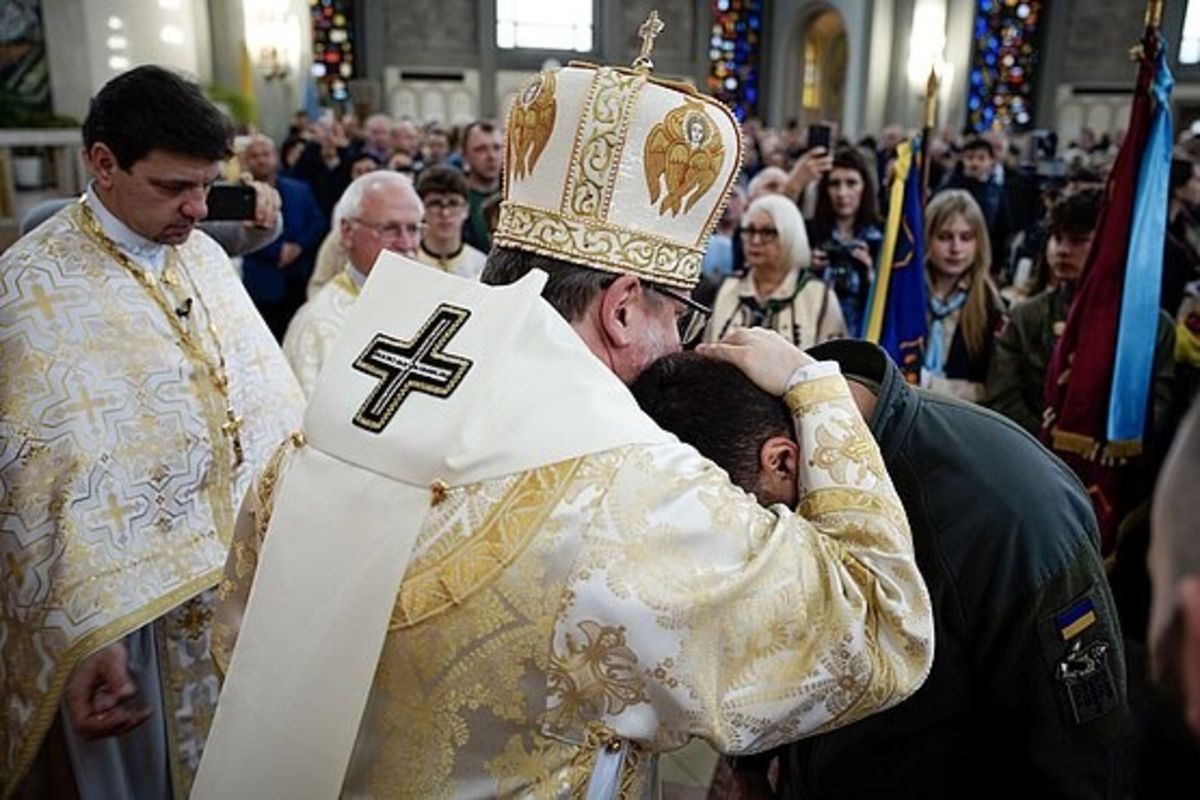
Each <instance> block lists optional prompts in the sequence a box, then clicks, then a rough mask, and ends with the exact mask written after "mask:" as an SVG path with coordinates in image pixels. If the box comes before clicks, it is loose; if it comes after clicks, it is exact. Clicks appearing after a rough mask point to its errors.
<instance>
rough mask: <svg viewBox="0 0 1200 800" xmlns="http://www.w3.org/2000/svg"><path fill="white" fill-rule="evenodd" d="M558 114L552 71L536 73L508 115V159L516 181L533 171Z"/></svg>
mask: <svg viewBox="0 0 1200 800" xmlns="http://www.w3.org/2000/svg"><path fill="white" fill-rule="evenodd" d="M557 114H558V101H557V100H556V99H555V81H554V73H553V72H551V71H549V70H546V71H543V72H540V73H538V74H537V75H535V76H534V77H533V79H532V80H530V81H529V83H528V84H526V85H525V88H524V89H523V90H521V94H520V95H519V96H518V97H517V100H516V102H514V103H513V105H512V111H510V112H509V116H508V158H509V160H510V162H511V163H512V176H513V178H515V179H517V180H521V179H523V178H524V177H525V176H526V175H530V174H532V173H533V168H534V167H536V166H537V162H538V159H539V158H541V155H542V151H543V150H545V149H546V142H548V141H549V140H550V134H551V132H552V131H553V130H554V119H555V117H556V116H557Z"/></svg>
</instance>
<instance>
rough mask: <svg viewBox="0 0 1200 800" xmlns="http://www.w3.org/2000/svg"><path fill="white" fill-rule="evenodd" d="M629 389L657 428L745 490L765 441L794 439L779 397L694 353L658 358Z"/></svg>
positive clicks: (754, 476)
mask: <svg viewBox="0 0 1200 800" xmlns="http://www.w3.org/2000/svg"><path fill="white" fill-rule="evenodd" d="M629 390H630V391H631V392H633V396H634V398H635V399H636V400H637V401H638V405H640V406H641V407H642V410H643V411H645V412H646V414H647V415H648V416H649V417H650V418H651V419H653V420H654V421H655V422H657V423H658V425H659V427H661V428H662V429H663V430H666V431H670V432H671V433H673V434H675V435H676V436H678V437H679V438H680V439H681V440H683V441H684V442H685V443H687V444H690V445H691V446H692V447H695V448H696V449H697V450H699V451H700V454H701V455H702V456H704V457H705V458H707V459H709V460H711V461H713V462H715V463H716V465H717V466H719V467H720V468H721V469H723V470H725V471H726V472H728V473H729V478H730V479H731V480H732V481H733V482H734V483H735V484H737V485H738V486H740V487H741V488H742V489H744V490H746V491H748V492H750V491H753V490H754V488H755V486H757V485H758V482H759V472H760V466H759V463H760V462H759V453H760V452H761V451H762V446H763V445H764V444H765V443H766V442H767V440H768V439H772V438H774V437H776V436H785V437H787V438H789V439H792V440H793V441H794V440H795V434H794V433H793V428H792V417H791V415H790V414H789V413H788V410H787V407H786V406H785V405H784V404H783V401H782V400H780V399H779V398H778V397H773V396H771V395H770V394H767V393H766V392H764V391H763V390H762V389H760V388H758V387H757V386H755V385H754V383H753V382H751V380H750V379H749V378H747V377H746V376H745V374H743V373H742V371H741V370H740V369H738V368H737V367H735V366H734V365H732V364H730V363H728V362H725V361H717V360H716V359H713V358H709V357H707V356H702V355H700V354H699V353H675V354H674V355H669V356H663V357H662V358H660V359H658V360H657V361H655V362H654V363H653V364H651V365H650V366H649V367H647V368H646V370H645V371H644V372H642V374H641V375H639V376H638V378H637V380H635V381H634V382H633V384H632V385H631V386H630V387H629Z"/></svg>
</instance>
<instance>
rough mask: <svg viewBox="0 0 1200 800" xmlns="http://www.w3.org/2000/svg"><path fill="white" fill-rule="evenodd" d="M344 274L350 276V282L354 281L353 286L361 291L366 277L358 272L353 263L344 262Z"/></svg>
mask: <svg viewBox="0 0 1200 800" xmlns="http://www.w3.org/2000/svg"><path fill="white" fill-rule="evenodd" d="M346 274H347V275H349V276H350V280H352V281H354V286H355V287H356V288H358V289H361V288H362V287H363V284H364V283H366V282H367V276H366V275H363V274H362V273H361V272H359V271H358V267H356V266H354V262H353V261H347V262H346Z"/></svg>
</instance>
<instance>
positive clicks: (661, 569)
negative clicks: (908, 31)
mask: <svg viewBox="0 0 1200 800" xmlns="http://www.w3.org/2000/svg"><path fill="white" fill-rule="evenodd" d="M647 29H648V30H653V26H652V25H650V24H649V23H648V25H647ZM648 55H649V46H648V44H647V46H646V47H644V49H643V53H642V57H641V58H639V61H638V62H637V63H636V64H635V68H634V69H633V70H627V69H622V70H618V69H612V68H601V67H595V66H590V65H571V66H569V67H566V68H563V69H559V70H554V71H545V72H542V73H540V74H539V75H538V76H536V77H535V78H534V79H533V80H531V81H530V82H529V83H528V84H527V85H526V87H525V88H524V89H523V91H522V92H521V93H520V94H519V95H518V99H517V101H516V102H515V103H514V106H513V111H512V116H510V119H509V122H508V127H507V132H508V141H507V148H508V149H507V154H506V157H505V172H506V174H505V180H504V187H505V193H506V194H505V200H504V203H503V205H502V207H501V213H500V217H501V220H500V228H499V229H498V231H497V234H496V244H497V246H496V247H495V248H494V250H493V252H492V254H491V256H490V258H489V265H488V268H487V270H486V271H485V274H484V282H485V283H488V282H492V283H511V284H512V285H510V286H503V287H500V286H486V285H479V284H476V283H474V282H472V281H467V280H463V279H460V278H457V277H454V276H450V275H445V274H442V273H440V272H437V271H433V270H429V269H427V268H423V267H421V266H418V265H416V264H414V263H412V262H410V261H408V260H407V259H403V258H400V257H398V256H393V255H390V254H384V255H383V256H382V257H381V259H380V261H379V263H378V264H377V265H376V267H375V270H374V272H373V273H372V278H371V281H370V282H369V283H368V285H367V287H366V289H365V291H364V292H363V294H362V296H361V297H360V298H359V300H358V303H357V304H356V307H355V309H354V313H353V314H352V315H351V316H350V318H349V319H348V320H347V322H346V324H345V327H344V328H343V331H342V335H341V337H340V338H339V339H338V341H337V342H336V343H335V345H334V348H333V351H332V353H331V355H330V358H329V360H328V362H327V366H326V368H325V370H324V372H323V373H322V376H321V379H320V380H319V381H318V384H317V387H316V390H315V392H314V394H313V396H312V399H311V402H310V405H309V408H308V410H307V412H306V416H305V425H304V432H303V435H298V436H297V437H294V438H293V440H292V442H291V443H290V444H289V445H288V447H287V448H285V449H284V450H281V451H280V453H279V454H278V456H277V458H276V459H274V460H273V461H272V463H271V464H270V465H269V467H268V469H267V470H266V471H265V472H264V474H263V475H262V477H261V478H260V480H259V481H258V483H257V485H256V489H255V491H254V492H253V493H252V495H251V497H250V498H249V500H248V502H247V505H246V507H245V508H244V511H245V513H244V514H243V515H242V516H241V517H240V518H239V523H238V530H237V533H236V534H235V540H236V542H235V545H234V547H233V549H232V550H231V553H230V558H229V562H228V563H227V565H226V580H225V582H224V583H223V584H222V590H221V591H222V596H223V603H222V604H221V607H220V609H219V611H218V629H217V634H216V635H215V637H214V638H215V641H214V648H215V657H216V658H217V659H218V661H220V662H222V663H228V671H227V680H226V683H225V686H224V689H223V694H222V699H221V704H220V707H219V708H218V711H217V717H216V719H215V721H214V726H213V733H212V736H211V738H210V740H209V745H208V749H207V751H206V753H205V757H204V761H203V763H202V764H201V768H200V773H199V775H198V778H197V783H196V793H195V797H196V798H198V800H208V798H222V797H241V798H260V797H261V798H266V797H274V796H283V795H286V796H288V797H303V798H329V797H335V796H343V797H414V798H417V797H420V798H442V797H446V798H449V797H456V798H458V797H461V798H475V797H495V796H501V797H526V796H533V797H583V796H588V797H618V796H619V797H637V798H649V797H652V796H654V793H655V784H656V781H657V776H656V768H655V767H656V760H657V756H658V755H659V754H660V753H664V752H669V751H671V750H673V749H675V748H679V747H682V746H683V745H685V744H686V743H687V742H688V741H690V740H692V739H702V740H704V741H707V742H709V743H711V744H712V745H713V746H714V747H715V748H717V749H718V750H720V751H722V752H726V753H735V754H736V753H750V752H756V751H760V750H764V749H767V748H769V747H772V746H774V745H776V744H778V743H781V742H786V741H790V740H793V739H796V738H799V737H801V736H804V735H806V734H811V733H815V732H818V731H821V730H826V729H828V728H831V727H834V726H839V725H843V724H848V723H850V722H852V721H854V720H856V719H859V718H861V717H862V716H864V715H866V714H870V713H872V712H873V711H877V710H880V709H883V708H887V707H889V706H891V705H893V704H895V703H898V702H900V701H901V700H903V699H904V698H905V697H907V696H909V695H910V694H911V693H912V692H913V691H915V690H916V688H917V687H918V686H919V685H920V684H921V682H922V681H923V680H924V678H925V676H926V674H927V672H928V669H929V665H930V662H931V658H932V648H933V641H932V635H933V634H932V622H931V612H930V606H929V597H928V594H927V591H926V589H925V586H924V584H923V582H922V580H921V577H920V575H919V573H918V571H917V569H916V565H915V562H914V558H913V552H912V542H911V539H910V536H909V532H908V527H907V521H906V519H905V516H904V512H903V510H902V508H901V506H900V503H899V501H898V499H897V497H896V494H895V491H894V489H893V487H892V485H891V481H890V479H889V478H888V476H887V474H886V472H885V471H884V469H883V466H882V460H881V458H880V454H879V451H878V448H877V446H876V445H875V444H874V441H873V439H872V438H871V436H870V434H869V432H868V431H867V429H866V427H865V425H864V424H863V422H862V418H861V416H860V415H858V414H857V412H856V410H855V406H854V405H853V402H852V400H851V397H850V395H849V392H848V390H847V389H846V384H845V381H844V380H843V378H842V377H841V375H840V374H839V373H838V368H837V366H836V365H835V364H829V363H815V362H813V361H812V359H810V358H808V357H807V356H806V355H805V354H804V353H803V352H801V351H799V350H797V349H795V348H794V347H792V346H791V345H790V344H788V343H786V342H784V341H783V340H782V339H780V338H778V337H776V336H774V335H773V334H769V333H767V332H764V331H742V332H739V334H738V335H737V337H736V338H735V339H733V340H732V341H729V342H726V343H725V344H724V345H719V346H717V347H716V348H715V349H714V350H713V353H714V355H716V356H719V357H724V358H729V359H731V360H734V361H735V362H737V363H739V364H740V365H741V366H743V368H744V369H746V370H747V371H748V372H749V374H750V375H751V376H752V378H754V379H755V380H756V382H758V383H760V385H762V386H763V387H764V388H765V389H767V390H768V391H771V392H773V393H775V394H776V395H783V396H784V397H785V399H786V400H787V402H788V405H789V407H790V408H791V409H792V412H793V415H794V420H795V424H796V427H797V434H798V440H799V441H800V442H803V443H804V444H803V452H802V454H801V455H802V457H801V460H800V463H799V464H798V467H799V473H800V485H799V489H800V491H801V493H802V495H803V497H804V499H803V501H802V502H801V504H800V510H799V513H796V514H793V513H791V512H790V511H788V510H787V509H786V508H783V507H775V508H773V509H770V510H767V509H764V508H762V507H760V506H759V505H758V504H757V503H756V502H755V500H754V498H753V497H752V496H750V495H747V494H745V493H743V492H742V491H740V490H739V489H737V488H736V487H734V486H733V485H732V484H731V483H730V481H729V479H728V477H727V476H726V475H725V473H724V472H722V471H721V470H720V469H719V468H717V467H716V466H715V465H713V464H712V463H711V462H709V461H707V460H705V459H704V458H703V457H701V456H700V455H699V454H698V453H697V452H696V451H695V450H694V449H693V448H691V447H689V446H686V445H684V444H681V443H680V442H679V441H678V440H677V439H675V437H673V436H671V435H669V434H667V433H665V432H663V431H662V430H661V429H659V428H658V427H657V426H656V425H654V423H653V422H652V421H651V420H649V418H647V417H646V416H645V415H644V414H643V413H642V412H641V411H640V409H638V407H637V405H636V403H635V402H634V400H633V398H632V397H631V396H630V394H629V392H628V390H627V389H626V387H625V385H624V384H623V382H622V379H625V380H629V379H632V377H633V376H634V375H636V374H637V372H638V371H639V370H640V369H642V368H644V367H645V366H646V365H647V364H648V363H649V362H650V361H651V360H653V359H654V358H655V357H656V356H658V355H661V354H663V353H665V352H670V351H673V350H676V349H678V348H679V346H680V335H679V330H678V329H677V327H676V322H677V317H679V316H680V315H682V314H684V312H686V311H687V310H688V308H689V303H690V300H689V299H688V298H687V297H686V292H687V291H688V290H689V289H690V288H691V287H692V286H694V285H695V283H696V281H697V280H698V278H699V271H700V263H701V260H702V257H703V253H704V247H705V242H706V240H707V238H708V235H709V234H710V233H711V230H712V227H713V224H714V222H715V220H716V219H718V218H719V216H720V208H721V206H722V204H723V202H724V199H725V197H726V195H727V193H728V190H729V187H730V185H731V184H732V182H733V181H734V179H735V176H736V174H737V171H738V168H739V166H740V162H741V136H740V130H739V128H738V125H737V122H736V121H735V120H734V118H733V117H732V115H731V114H730V113H729V112H728V110H727V109H725V108H724V107H723V106H721V105H720V104H719V103H716V102H715V101H712V100H711V99H709V98H707V97H705V96H703V95H700V94H698V93H696V92H695V91H694V90H692V89H691V88H690V87H683V86H680V85H678V84H675V83H672V82H669V81H660V80H657V79H655V78H654V77H653V76H651V75H650V73H649V58H648ZM543 267H544V269H543ZM689 327H691V326H689Z"/></svg>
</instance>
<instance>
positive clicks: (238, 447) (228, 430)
mask: <svg viewBox="0 0 1200 800" xmlns="http://www.w3.org/2000/svg"><path fill="white" fill-rule="evenodd" d="M221 432H222V433H224V434H225V435H226V436H228V437H229V443H230V444H231V445H232V446H233V466H235V467H240V466H241V465H242V462H243V461H245V460H246V457H245V453H244V451H243V450H242V418H241V417H239V416H238V415H237V414H236V413H234V410H233V406H226V408H225V424H224V425H222V426H221Z"/></svg>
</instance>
